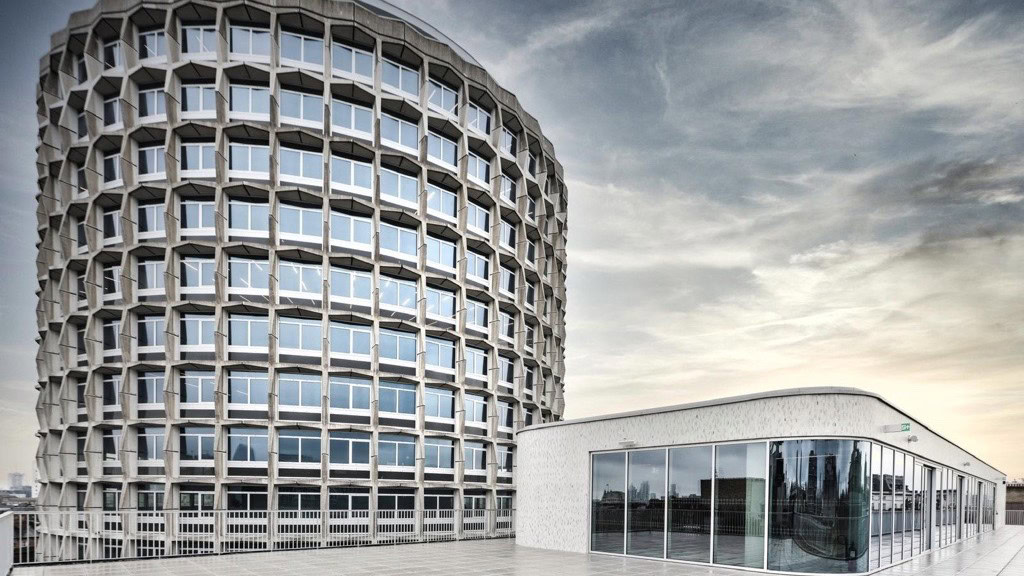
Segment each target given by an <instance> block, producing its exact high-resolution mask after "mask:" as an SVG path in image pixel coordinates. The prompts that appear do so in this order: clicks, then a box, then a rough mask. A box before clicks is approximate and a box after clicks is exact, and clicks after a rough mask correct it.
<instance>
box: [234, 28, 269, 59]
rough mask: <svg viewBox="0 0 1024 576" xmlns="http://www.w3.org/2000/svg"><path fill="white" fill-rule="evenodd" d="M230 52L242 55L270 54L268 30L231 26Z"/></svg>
mask: <svg viewBox="0 0 1024 576" xmlns="http://www.w3.org/2000/svg"><path fill="white" fill-rule="evenodd" d="M231 53H232V54H233V55H234V54H237V55H243V56H270V30H267V29H265V28H251V27H248V26H232V27H231Z"/></svg>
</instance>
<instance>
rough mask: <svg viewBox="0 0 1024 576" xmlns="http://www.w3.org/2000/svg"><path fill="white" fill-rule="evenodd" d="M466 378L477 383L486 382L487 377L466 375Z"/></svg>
mask: <svg viewBox="0 0 1024 576" xmlns="http://www.w3.org/2000/svg"><path fill="white" fill-rule="evenodd" d="M466 378H468V379H470V380H476V381H477V382H487V376H486V375H481V374H466ZM484 426H486V424H484Z"/></svg>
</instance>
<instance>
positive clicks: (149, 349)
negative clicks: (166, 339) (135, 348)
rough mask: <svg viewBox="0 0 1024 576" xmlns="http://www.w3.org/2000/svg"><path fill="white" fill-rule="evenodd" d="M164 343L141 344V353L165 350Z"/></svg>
mask: <svg viewBox="0 0 1024 576" xmlns="http://www.w3.org/2000/svg"><path fill="white" fill-rule="evenodd" d="M163 351H164V346H163V344H161V345H159V346H139V354H154V353H157V352H163Z"/></svg>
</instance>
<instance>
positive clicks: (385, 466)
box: [377, 464, 416, 518]
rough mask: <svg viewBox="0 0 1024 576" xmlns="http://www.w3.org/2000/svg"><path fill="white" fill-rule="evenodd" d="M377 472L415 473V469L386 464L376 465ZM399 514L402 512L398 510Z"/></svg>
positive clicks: (413, 467)
mask: <svg viewBox="0 0 1024 576" xmlns="http://www.w3.org/2000/svg"><path fill="white" fill-rule="evenodd" d="M377 471H378V472H415V471H416V467H415V466H392V465H388V464H378V465H377ZM399 512H402V511H401V510H399ZM409 512H410V513H411V512H412V511H411V510H410V511H409ZM409 517H410V518H411V517H412V515H411V514H410V516H409Z"/></svg>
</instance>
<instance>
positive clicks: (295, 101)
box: [281, 90, 324, 128]
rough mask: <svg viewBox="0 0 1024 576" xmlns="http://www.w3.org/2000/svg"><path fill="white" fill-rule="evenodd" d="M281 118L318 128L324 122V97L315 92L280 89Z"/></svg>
mask: <svg viewBox="0 0 1024 576" xmlns="http://www.w3.org/2000/svg"><path fill="white" fill-rule="evenodd" d="M281 119H282V120H283V121H286V122H291V123H293V124H300V125H309V126H313V127H316V128H320V127H321V126H322V125H323V122H324V99H323V97H322V96H320V95H317V94H305V93H302V92H296V91H294V90H281Z"/></svg>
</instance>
